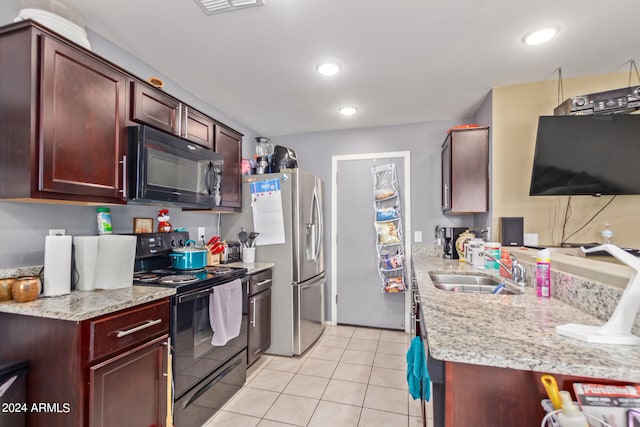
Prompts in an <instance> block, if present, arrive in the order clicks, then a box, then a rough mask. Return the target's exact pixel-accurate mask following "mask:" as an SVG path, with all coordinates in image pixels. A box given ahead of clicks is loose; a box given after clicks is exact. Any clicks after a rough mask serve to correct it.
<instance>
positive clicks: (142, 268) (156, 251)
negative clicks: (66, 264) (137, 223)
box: [133, 232, 248, 426]
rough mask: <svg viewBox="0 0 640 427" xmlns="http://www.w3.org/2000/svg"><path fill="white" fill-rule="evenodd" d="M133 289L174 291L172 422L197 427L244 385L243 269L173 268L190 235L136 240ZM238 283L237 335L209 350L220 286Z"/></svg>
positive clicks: (245, 318) (245, 315)
mask: <svg viewBox="0 0 640 427" xmlns="http://www.w3.org/2000/svg"><path fill="white" fill-rule="evenodd" d="M137 236H138V240H137V248H136V261H135V264H134V277H133V283H134V284H135V285H143V286H145V285H146V286H161V287H171V288H175V289H176V294H175V295H173V296H172V297H171V317H170V328H169V329H170V336H171V344H172V354H173V359H172V360H173V369H172V372H173V408H174V413H173V416H174V420H175V424H176V425H180V426H201V425H203V424H204V423H205V422H206V421H207V419H209V418H211V417H212V416H213V415H214V414H215V413H216V412H217V411H218V410H219V409H220V408H221V407H222V406H223V405H224V404H225V403H226V402H227V401H228V400H229V399H230V398H231V397H232V396H233V395H234V393H236V392H237V391H238V390H240V388H241V387H242V385H243V384H244V383H245V381H246V370H247V330H248V299H247V297H246V296H247V295H248V276H247V269H246V268H233V267H229V266H226V265H215V266H211V267H205V268H203V269H200V270H177V269H173V268H172V263H171V257H169V253H170V252H171V250H172V249H173V248H175V247H179V246H183V245H184V244H185V243H186V241H187V240H189V234H188V233H183V232H177V233H148V234H138V235H137ZM236 279H241V285H242V294H243V295H244V297H243V299H242V312H241V313H239V312H238V315H241V319H240V332H239V334H238V335H237V336H236V337H234V338H231V339H229V340H228V341H227V342H226V343H225V344H223V345H217V344H215V345H214V344H213V341H212V338H213V336H214V332H213V330H212V326H211V316H212V310H214V307H213V306H212V303H211V301H212V300H211V298H216V295H217V294H218V292H219V291H217V290H216V289H217V286H218V285H223V284H226V283H229V282H232V281H234V280H236Z"/></svg>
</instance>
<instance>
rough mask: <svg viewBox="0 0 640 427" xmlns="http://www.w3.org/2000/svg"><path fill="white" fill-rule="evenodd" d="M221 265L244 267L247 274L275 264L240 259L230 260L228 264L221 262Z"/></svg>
mask: <svg viewBox="0 0 640 427" xmlns="http://www.w3.org/2000/svg"><path fill="white" fill-rule="evenodd" d="M222 265H226V266H229V267H235V268H246V269H247V274H255V273H259V272H261V271H263V270H267V269H269V268H273V267H275V265H276V264H275V263H273V262H254V263H253V264H246V263H243V262H241V261H240V262H231V263H229V264H222Z"/></svg>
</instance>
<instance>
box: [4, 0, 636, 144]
mask: <svg viewBox="0 0 640 427" xmlns="http://www.w3.org/2000/svg"><path fill="white" fill-rule="evenodd" d="M5 1H6V0H5ZM9 1H13V2H15V3H20V0H9ZM22 1H28V0H22ZM50 1H51V2H56V3H59V2H60V1H61V0H50ZM66 1H67V2H68V3H69V4H71V5H72V6H73V7H75V8H76V9H77V10H78V11H79V12H80V14H81V15H82V16H83V17H84V20H85V25H86V27H87V28H89V29H91V30H93V31H95V32H96V33H98V34H100V35H101V36H103V37H104V38H106V39H107V40H109V41H111V42H112V43H114V44H115V45H117V46H119V47H121V48H123V49H124V50H126V51H128V52H130V53H132V54H133V55H135V56H137V57H139V58H140V59H141V60H142V61H144V62H146V63H148V64H149V65H151V66H153V67H154V68H156V69H157V70H158V71H160V72H161V73H163V74H164V75H165V76H167V77H168V78H170V79H172V80H173V81H175V82H176V83H177V84H179V85H180V86H182V87H184V88H185V89H186V90H188V91H189V92H192V93H194V94H195V95H197V96H198V97H200V98H202V99H203V100H204V101H206V102H208V103H210V104H211V105H214V106H215V107H217V108H218V109H220V110H222V111H224V112H225V113H226V114H228V115H229V116H230V117H233V118H234V119H236V120H237V121H239V122H240V123H242V124H244V125H246V126H247V127H249V128H251V129H253V130H254V131H256V132H257V133H258V134H262V135H265V136H276V135H286V134H295V133H306V132H313V131H323V130H338V129H345V128H358V127H371V126H383V125H394V124H405V123H415V122H423V121H430V120H439V119H450V118H453V119H455V118H462V117H470V116H471V115H472V114H473V113H474V112H475V111H476V110H477V108H478V106H479V105H480V103H481V102H482V100H483V99H484V97H485V96H486V95H487V94H488V93H489V91H490V89H491V88H492V87H496V86H504V85H510V84H518V83H524V82H533V81H542V80H547V79H557V69H558V67H561V68H562V74H563V76H564V78H572V77H578V76H585V75H594V74H605V73H615V72H628V71H629V62H628V61H629V60H630V59H638V60H640V58H638V57H639V56H640V36H639V35H638V34H639V29H638V26H640V24H639V22H640V21H638V17H639V16H640V1H639V0H613V1H607V0H534V1H526V2H525V1H518V0H484V1H478V0H451V1H428V0H266V5H265V6H260V7H254V8H249V9H242V10H239V11H235V12H226V13H220V14H216V15H210V16H207V15H205V14H204V13H203V12H202V10H201V8H200V7H199V6H198V5H197V4H196V3H195V1H194V0H134V1H132V0H102V1H97V0H66ZM544 24H553V25H558V26H559V27H560V33H559V35H558V36H557V37H556V38H555V39H554V40H552V41H551V42H550V43H548V44H547V45H543V46H534V47H532V46H526V45H525V44H523V43H522V41H521V39H522V36H523V34H524V33H525V32H527V31H529V30H532V29H534V28H535V27H538V26H540V25H544ZM324 58H337V59H338V60H339V61H340V62H341V63H342V64H343V70H342V72H341V73H340V74H338V75H336V76H333V77H323V76H321V75H319V74H318V73H317V72H316V71H315V69H314V67H315V65H316V63H317V62H318V61H319V60H321V59H324ZM632 84H640V83H638V82H636V80H635V77H634V80H633V81H632ZM611 89H615V88H611ZM565 95H566V96H570V95H578V94H567V93H565ZM343 104H353V105H357V106H358V108H359V112H358V114H357V115H355V116H351V117H344V116H341V115H339V114H338V112H337V109H338V107H339V106H341V105H343Z"/></svg>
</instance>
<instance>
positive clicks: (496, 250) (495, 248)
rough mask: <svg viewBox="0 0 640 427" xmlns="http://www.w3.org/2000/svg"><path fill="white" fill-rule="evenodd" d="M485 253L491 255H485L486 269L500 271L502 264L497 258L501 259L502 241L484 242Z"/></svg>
mask: <svg viewBox="0 0 640 427" xmlns="http://www.w3.org/2000/svg"><path fill="white" fill-rule="evenodd" d="M484 253H485V254H486V255H490V256H491V257H492V258H489V257H488V256H485V257H484V269H485V270H495V271H498V269H499V268H500V264H498V261H496V260H497V259H500V243H499V242H487V243H485V244H484Z"/></svg>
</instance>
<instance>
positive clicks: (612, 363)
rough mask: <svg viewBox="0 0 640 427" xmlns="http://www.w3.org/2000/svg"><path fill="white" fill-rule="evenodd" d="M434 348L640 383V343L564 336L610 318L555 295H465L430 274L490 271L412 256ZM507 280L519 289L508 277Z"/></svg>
mask: <svg viewBox="0 0 640 427" xmlns="http://www.w3.org/2000/svg"><path fill="white" fill-rule="evenodd" d="M413 265H414V270H415V276H416V282H417V286H418V293H419V296H420V302H421V307H422V316H423V322H424V325H425V329H426V335H427V336H426V340H427V346H428V349H429V353H430V354H431V356H432V357H433V358H434V359H438V360H442V361H446V362H458V363H466V364H475V365H483V366H493V367H499V368H511V369H518V370H530V371H536V372H546V373H555V374H563V375H575V376H583V377H590V378H603V379H610V380H619V381H627V382H640V346H637V345H636V346H629V345H604V344H593V343H586V342H582V341H579V340H576V339H573V338H568V337H564V336H560V335H558V334H557V333H556V332H555V327H556V326H557V325H562V324H565V323H580V324H590V325H602V324H603V323H604V322H603V321H602V320H599V319H598V318H596V317H595V316H593V315H591V314H587V313H585V312H583V311H581V310H579V309H577V308H575V307H573V306H571V305H569V304H567V303H565V302H563V301H560V300H559V299H556V298H539V297H537V296H536V295H535V290H534V289H533V288H531V287H526V288H525V289H524V290H525V292H524V294H523V295H484V294H464V293H454V292H450V291H443V290H440V289H437V288H436V287H435V286H434V285H433V282H432V281H431V278H430V276H429V273H430V272H447V273H456V274H487V275H493V276H498V275H499V274H498V272H488V271H485V270H479V269H476V268H473V267H472V266H470V265H468V264H465V263H463V262H459V261H458V260H445V259H442V258H440V257H430V256H426V255H419V256H414V257H413ZM507 283H508V286H513V287H515V284H513V282H510V281H507Z"/></svg>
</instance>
